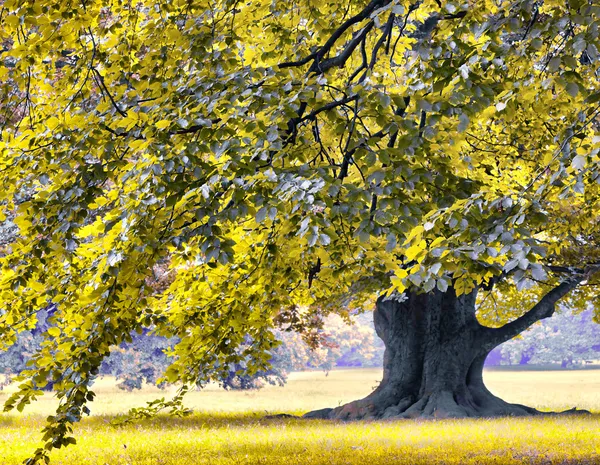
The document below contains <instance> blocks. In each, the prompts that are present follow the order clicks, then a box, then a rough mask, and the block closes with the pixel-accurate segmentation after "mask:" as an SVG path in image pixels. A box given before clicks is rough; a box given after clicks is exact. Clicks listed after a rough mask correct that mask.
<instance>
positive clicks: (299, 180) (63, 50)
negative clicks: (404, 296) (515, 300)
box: [0, 0, 600, 463]
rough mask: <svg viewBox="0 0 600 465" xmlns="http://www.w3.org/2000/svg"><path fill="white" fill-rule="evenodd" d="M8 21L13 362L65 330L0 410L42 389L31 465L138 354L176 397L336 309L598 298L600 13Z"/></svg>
mask: <svg viewBox="0 0 600 465" xmlns="http://www.w3.org/2000/svg"><path fill="white" fill-rule="evenodd" d="M0 4H1V10H0V44H1V47H2V48H1V49H0V50H1V53H0V95H2V103H1V108H0V111H1V114H0V125H1V140H0V181H1V182H2V185H3V186H4V189H3V190H2V192H0V201H1V202H2V211H3V214H2V219H3V220H4V221H5V222H7V223H8V222H11V223H14V224H15V225H16V227H17V228H18V233H17V235H16V236H15V238H14V240H12V241H11V242H10V243H9V244H6V245H5V246H4V248H3V253H2V257H1V259H0V265H1V266H2V276H1V278H0V295H1V296H2V305H1V307H2V310H1V314H0V338H1V341H2V344H4V345H10V344H11V342H13V341H14V340H15V338H16V334H17V333H18V332H20V331H23V330H26V329H28V328H32V327H33V326H34V325H35V319H36V316H35V315H36V312H37V311H38V309H40V308H43V307H45V306H47V305H48V304H49V303H53V304H55V305H56V306H57V311H56V313H55V314H54V315H53V317H52V320H51V322H52V326H51V327H50V328H49V329H48V331H47V333H46V335H45V342H44V344H43V347H42V349H41V351H40V352H39V353H38V354H37V355H36V356H35V357H34V358H33V365H32V367H31V370H30V372H29V373H28V374H27V373H26V374H25V375H24V379H23V382H22V384H21V385H20V389H19V391H18V392H17V393H16V394H15V395H14V396H13V397H12V398H11V399H10V400H9V401H8V403H7V408H13V407H17V408H19V409H20V408H23V406H25V405H26V404H27V403H29V402H30V401H32V400H34V399H35V398H36V397H37V396H38V395H39V394H40V391H39V390H38V389H37V387H36V386H40V385H42V384H43V383H44V382H45V381H47V380H51V381H56V384H55V385H54V388H55V390H56V392H57V395H58V397H59V398H60V399H61V403H60V406H59V407H58V410H57V413H56V415H55V416H52V417H50V418H49V421H48V426H47V428H46V430H45V436H44V439H45V441H46V449H45V450H44V449H40V450H38V451H37V452H36V455H35V457H33V459H32V463H33V462H34V461H36V460H42V459H46V458H47V457H48V456H47V450H51V449H52V448H55V447H60V446H62V445H66V444H68V443H70V442H73V439H72V438H70V437H69V431H70V428H71V426H70V425H71V424H72V423H73V422H75V421H78V420H79V419H80V418H81V416H82V414H84V413H86V412H88V410H87V407H86V406H85V403H86V401H90V400H92V399H93V396H94V394H93V393H92V392H91V391H90V381H91V380H92V379H93V377H94V375H95V373H97V370H98V368H99V366H100V364H101V363H102V360H103V358H104V357H106V355H107V354H108V352H109V348H110V347H111V346H114V345H118V344H119V343H121V342H122V341H124V340H128V339H129V338H130V333H131V332H132V331H139V332H142V331H143V329H144V328H152V329H153V331H154V332H155V333H156V334H158V335H161V336H168V337H171V336H177V337H178V338H179V341H180V342H179V343H178V344H177V345H176V346H175V348H174V350H173V354H172V355H173V356H174V361H173V364H172V365H171V366H170V368H169V369H168V370H167V372H166V375H165V376H166V379H167V380H168V381H170V382H175V381H181V382H183V383H188V384H189V383H197V382H198V380H200V381H203V380H207V379H209V378H210V377H211V376H214V375H215V373H224V370H227V369H228V367H229V366H230V365H232V364H235V363H238V362H240V361H242V360H244V361H246V362H247V363H248V364H249V365H248V366H249V370H259V369H261V368H264V366H265V365H266V364H267V362H268V360H269V357H270V356H269V350H270V349H271V348H272V347H273V346H274V345H275V338H274V336H273V331H272V329H273V328H274V327H275V326H283V327H288V328H292V329H296V330H300V331H302V330H304V331H305V332H307V334H309V335H310V334H311V331H312V330H313V329H314V328H317V327H318V326H319V324H320V323H319V316H318V315H319V314H323V313H327V312H329V311H332V310H335V311H338V312H341V313H342V314H343V313H344V312H345V311H346V306H345V305H342V304H341V303H343V304H347V302H348V301H349V299H350V297H351V298H353V299H356V300H357V301H358V302H361V301H364V300H366V299H369V298H371V297H373V296H374V295H377V294H378V293H382V292H386V291H387V292H392V291H395V292H398V293H402V292H403V291H405V290H407V289H413V290H416V289H420V290H422V291H423V292H431V291H433V290H435V289H437V290H439V291H442V292H444V291H446V289H448V287H452V288H453V289H454V291H455V292H456V294H457V295H459V296H460V295H461V294H468V293H469V292H471V291H472V290H473V289H475V288H482V289H487V290H490V289H492V291H490V292H491V294H492V295H493V293H494V292H501V291H502V290H503V288H502V286H508V284H507V283H508V281H507V278H510V279H511V280H512V281H510V282H514V283H517V285H518V286H519V289H526V290H527V291H528V292H529V293H531V294H536V292H537V294H536V295H541V294H543V293H544V292H547V291H548V290H549V289H558V288H560V289H559V291H560V292H562V293H563V294H564V292H566V290H571V289H572V288H574V287H575V286H576V284H578V283H580V282H581V281H582V280H584V279H587V280H588V282H587V284H589V286H587V287H585V288H584V287H580V288H579V291H577V292H579V294H577V293H576V294H574V296H575V297H573V298H576V297H577V296H578V295H579V296H581V298H582V299H585V298H586V297H585V296H586V295H587V294H588V290H591V289H594V287H593V285H594V284H595V281H594V271H595V269H596V268H595V266H596V265H597V262H598V248H597V244H596V237H597V234H598V228H597V224H598V218H597V211H598V202H599V200H600V197H599V186H598V179H599V176H600V172H599V168H598V152H599V148H600V133H599V129H598V125H597V123H598V114H599V112H600V85H599V84H600V83H599V81H598V63H599V61H598V59H599V56H598V55H599V50H600V40H599V37H598V35H599V25H600V7H599V6H597V5H595V3H594V2H592V1H585V0H567V1H564V0H563V1H558V0H544V1H536V2H531V1H526V0H514V1H505V0H481V1H479V0H478V1H467V0H462V1H459V0H455V1H445V0H410V1H409V0H371V1H367V0H364V1H353V2H341V1H339V0H322V1H320V2H317V3H315V2H311V1H308V0H294V1H291V2H273V1H270V0H169V1H163V0H140V1H137V2H125V1H121V0H103V1H99V0H78V1H66V0H59V1H56V0H35V1H33V0H3V1H2V2H0ZM574 276H576V278H574ZM533 285H535V287H532V286H533ZM498 286H500V287H498ZM556 286H558V288H557V287H556ZM561 286H562V287H561ZM567 288H568V289H567ZM505 291H506V290H505ZM563 291H564V292H563ZM507 292H509V293H510V292H514V289H512V290H510V289H509V290H508V291H507ZM480 295H481V294H480ZM349 296H350V297H349ZM492 300H493V299H492V298H490V299H487V300H486V301H485V302H484V303H483V306H482V311H483V313H484V314H485V315H484V317H485V318H488V319H490V320H494V321H496V322H497V323H500V322H502V321H506V319H507V318H510V317H512V316H515V315H518V314H519V311H521V310H520V309H521V308H522V306H516V307H514V308H511V309H510V311H508V312H505V313H504V314H503V317H502V318H500V317H499V318H496V317H494V313H493V312H491V311H485V309H486V308H487V307H486V305H487V304H489V303H490V302H491V301H492ZM340 302H341V303H340ZM249 341H251V344H249V343H248V342H249ZM240 347H244V350H241V351H240V350H237V349H238V348H240Z"/></svg>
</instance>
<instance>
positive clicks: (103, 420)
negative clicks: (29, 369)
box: [0, 369, 600, 465]
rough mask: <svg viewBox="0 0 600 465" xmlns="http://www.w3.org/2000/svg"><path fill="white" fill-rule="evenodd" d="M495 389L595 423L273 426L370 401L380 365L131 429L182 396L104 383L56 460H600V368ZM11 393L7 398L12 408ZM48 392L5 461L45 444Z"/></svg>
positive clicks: (494, 381)
mask: <svg viewBox="0 0 600 465" xmlns="http://www.w3.org/2000/svg"><path fill="white" fill-rule="evenodd" d="M485 376H486V382H487V385H488V387H489V388H490V390H492V391H493V392H494V393H495V394H498V395H500V396H501V397H503V398H504V399H506V400H508V401H512V402H518V403H524V404H528V405H531V406H534V407H537V408H539V409H542V410H553V411H555V410H565V409H568V408H571V407H573V406H577V407H578V408H584V409H588V410H591V411H593V412H595V414H594V415H592V416H548V417H539V418H537V417H536V418H500V419H483V420H440V421H423V420H402V421H387V422H386V421H379V422H357V423H334V422H328V421H306V420H300V419H293V418H292V419H267V418H265V416H266V415H268V414H273V413H284V412H285V413H291V414H301V413H303V412H306V411H308V410H312V409H317V408H322V407H327V406H336V405H339V404H342V403H344V402H348V401H350V400H353V399H357V398H359V397H362V396H364V395H366V394H368V393H369V392H370V391H371V390H372V389H373V388H374V387H375V386H376V385H377V382H378V380H379V379H380V377H381V371H380V370H377V369H357V370H336V371H332V372H329V373H328V374H325V373H323V372H303V373H292V374H291V375H290V377H289V381H288V384H287V385H286V386H285V387H276V386H267V387H265V388H264V389H262V390H259V391H250V392H234V391H227V392H226V391H223V390H221V389H219V388H218V387H217V386H209V387H207V388H205V389H204V390H203V391H199V392H191V393H190V394H188V396H187V398H186V406H188V407H190V408H192V409H194V413H193V414H192V415H191V416H189V417H186V418H182V419H176V418H168V417H158V418H155V419H153V420H147V421H143V422H140V423H135V424H131V425H127V426H122V427H114V426H111V425H110V420H111V419H112V418H114V416H115V415H117V414H119V413H122V412H124V411H126V410H127V409H128V408H130V407H133V406H142V405H143V404H144V403H145V402H146V401H149V400H153V399H155V398H156V397H162V396H168V395H169V394H171V393H172V391H169V390H167V391H166V392H165V391H160V390H158V389H156V388H154V387H146V388H145V389H143V390H142V391H134V392H132V393H127V392H124V391H120V390H118V389H117V388H116V387H115V383H114V381H113V380H111V379H102V380H99V381H98V382H97V383H96V385H95V386H94V391H95V392H96V393H97V394H98V397H97V398H96V400H95V401H94V402H93V403H92V404H91V410H92V415H91V416H90V417H89V418H86V419H85V420H84V421H83V422H82V423H81V424H80V425H78V426H77V427H76V437H77V442H78V444H77V445H76V446H71V447H69V448H67V449H62V450H60V451H58V452H55V453H54V454H53V457H52V459H53V461H52V463H54V464H63V465H79V464H82V465H83V464H90V465H92V464H93V465H192V464H193V465H196V464H207V465H208V464H211V465H225V464H227V465H230V464H231V465H233V464H248V465H250V464H273V465H275V464H297V465H308V464H311V465H313V464H349V465H350V464H352V465H355V464H356V465H359V464H360V465H363V464H368V465H379V464H381V465H383V464H392V463H393V464H400V465H419V464H456V465H459V464H460V465H462V464H472V465H476V464H477V465H479V464H482V465H483V464H498V465H500V464H502V465H504V464H528V465H530V464H534V465H537V464H544V465H550V464H552V465H555V464H563V465H564V464H569V465H571V464H572V465H575V464H582V465H585V464H600V370H598V369H595V370H577V371H512V370H488V371H487V372H486V374H485ZM10 391H11V389H10V387H9V388H7V389H5V390H4V391H0V401H1V402H3V401H4V400H5V398H6V396H7V395H8V394H9V393H10ZM55 402H56V401H55V399H53V398H52V396H51V395H50V394H47V395H45V396H44V398H43V399H41V400H40V401H39V402H38V403H36V404H34V405H32V406H31V407H30V408H29V409H28V410H26V411H25V413H22V414H19V413H10V414H1V415H0V464H2V465H13V464H14V465H16V464H20V463H21V462H22V460H23V459H24V458H25V457H26V455H27V453H28V452H31V451H32V450H33V449H34V448H35V447H36V446H37V445H38V443H39V438H40V434H39V430H40V428H41V427H42V425H43V423H44V418H45V416H46V415H48V414H50V413H51V412H52V409H53V406H54V405H55Z"/></svg>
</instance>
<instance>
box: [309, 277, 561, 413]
mask: <svg viewBox="0 0 600 465" xmlns="http://www.w3.org/2000/svg"><path fill="white" fill-rule="evenodd" d="M562 290H563V291H565V292H563V293H562V295H564V293H566V290H565V289H562ZM407 295H408V297H407V298H404V300H400V299H393V298H392V299H389V298H388V299H386V298H380V299H379V300H378V301H377V305H376V309H375V312H374V322H375V330H376V331H377V334H378V335H379V337H381V339H383V341H384V343H385V347H386V349H385V355H384V363H383V380H382V381H381V384H380V385H379V387H378V388H377V389H376V390H375V391H373V392H372V393H371V394H370V395H369V396H367V397H366V398H364V399H361V400H358V401H355V402H351V403H349V404H346V405H343V406H341V407H337V408H335V409H323V410H317V411H314V412H310V413H308V414H306V415H305V417H307V418H329V419H340V420H358V419H378V418H393V417H398V418H415V417H426V418H464V417H491V416H504V415H530V414H536V413H539V412H537V411H536V410H535V409H532V408H529V407H525V406H522V405H516V404H509V403H507V402H504V401H503V400H501V399H499V398H498V397H496V396H494V395H493V394H492V393H490V392H489V391H488V390H487V388H486V387H485V385H484V383H483V376H482V374H483V364H484V361H485V358H486V357H487V355H488V353H489V352H490V351H491V350H492V349H493V348H494V347H496V346H497V345H499V344H501V343H502V342H504V341H505V340H508V339H510V338H511V337H513V336H514V335H515V334H514V333H515V331H518V332H520V331H522V330H524V329H525V328H526V327H527V326H529V325H530V324H531V322H529V320H527V319H526V318H525V316H527V315H529V318H530V319H531V317H532V315H531V314H530V313H531V312H533V311H534V309H535V308H534V309H532V310H531V311H530V312H528V313H527V314H526V315H524V317H521V319H518V320H515V322H513V323H511V324H509V325H506V326H505V327H503V328H497V329H492V328H486V327H483V326H481V325H480V324H479V323H478V321H477V319H476V317H475V299H476V291H474V292H472V293H470V294H466V295H461V296H459V297H457V296H456V293H455V292H454V290H453V289H452V288H450V289H448V291H447V292H445V293H442V292H440V291H438V290H435V291H433V292H430V293H427V294H416V293H409V294H407ZM555 297H556V299H554V300H558V298H560V297H558V296H555ZM542 300H543V299H542ZM548 304H549V302H548V301H545V305H546V307H547V306H548ZM538 305H539V304H538ZM546 307H544V308H537V310H536V312H537V313H538V314H537V315H536V319H539V318H544V317H545V316H550V315H551V314H552V312H553V303H552V305H551V307H552V309H551V310H548V308H546ZM532 322H533V321H532ZM521 327H523V328H522V329H520V328H521ZM519 329H520V330H519Z"/></svg>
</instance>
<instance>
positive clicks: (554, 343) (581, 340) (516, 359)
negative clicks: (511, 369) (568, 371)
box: [502, 308, 600, 368]
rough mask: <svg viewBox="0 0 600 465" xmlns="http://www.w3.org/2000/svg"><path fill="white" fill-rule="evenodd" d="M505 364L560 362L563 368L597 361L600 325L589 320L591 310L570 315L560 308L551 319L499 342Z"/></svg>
mask: <svg viewBox="0 0 600 465" xmlns="http://www.w3.org/2000/svg"><path fill="white" fill-rule="evenodd" d="M502 356H503V358H504V360H505V361H506V363H508V364H513V365H515V364H527V363H531V364H536V365H544V364H560V365H561V366H562V367H563V368H572V367H573V366H575V365H579V366H581V365H583V364H585V362H586V361H595V360H600V327H598V326H597V325H594V324H593V322H592V310H591V309H590V310H585V311H583V312H581V313H578V314H573V313H572V312H570V311H569V309H565V308H562V309H561V311H560V313H558V314H557V315H556V316H555V317H554V318H552V319H551V320H546V321H544V322H543V323H542V324H539V325H535V326H533V327H532V328H530V329H529V330H528V331H526V332H525V333H523V334H522V337H520V338H515V339H512V340H510V341H508V342H506V343H504V344H503V345H502Z"/></svg>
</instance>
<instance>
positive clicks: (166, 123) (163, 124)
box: [154, 119, 171, 129]
mask: <svg viewBox="0 0 600 465" xmlns="http://www.w3.org/2000/svg"><path fill="white" fill-rule="evenodd" d="M170 125H171V122H170V121H169V120H168V119H163V120H160V121H159V122H158V123H156V124H155V125H154V126H156V127H157V128H158V129H164V128H168V127H169V126H170Z"/></svg>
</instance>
